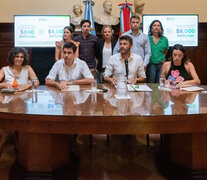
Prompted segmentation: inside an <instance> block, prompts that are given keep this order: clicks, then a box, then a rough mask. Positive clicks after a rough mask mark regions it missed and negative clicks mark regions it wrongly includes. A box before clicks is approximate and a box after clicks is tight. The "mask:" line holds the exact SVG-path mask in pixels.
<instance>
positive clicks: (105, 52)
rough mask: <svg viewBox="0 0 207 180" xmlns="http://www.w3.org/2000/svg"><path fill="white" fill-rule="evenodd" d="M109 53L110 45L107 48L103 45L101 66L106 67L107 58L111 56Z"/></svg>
mask: <svg viewBox="0 0 207 180" xmlns="http://www.w3.org/2000/svg"><path fill="white" fill-rule="evenodd" d="M111 54H112V49H111V47H110V48H108V47H106V46H104V48H103V62H102V68H106V65H107V64H108V61H109V58H110V57H111Z"/></svg>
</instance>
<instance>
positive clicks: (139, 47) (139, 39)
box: [113, 16, 151, 69]
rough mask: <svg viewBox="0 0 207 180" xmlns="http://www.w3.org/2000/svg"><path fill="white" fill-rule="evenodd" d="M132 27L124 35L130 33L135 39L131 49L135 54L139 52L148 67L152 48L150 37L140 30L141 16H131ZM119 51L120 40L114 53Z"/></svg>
mask: <svg viewBox="0 0 207 180" xmlns="http://www.w3.org/2000/svg"><path fill="white" fill-rule="evenodd" d="M130 27H131V29H130V30H129V31H127V32H126V33H124V34H123V35H128V36H130V37H131V38H132V39H133V47H132V49H131V51H132V52H133V53H135V54H138V55H140V56H141V57H142V59H143V65H144V67H145V69H146V67H147V65H148V63H149V59H150V56H151V49H150V43H149V38H148V37H147V35H145V34H144V33H143V32H142V31H140V30H139V28H140V17H139V16H132V17H131V18H130ZM118 52H119V41H118V42H117V44H116V46H115V48H114V52H113V54H117V53H118Z"/></svg>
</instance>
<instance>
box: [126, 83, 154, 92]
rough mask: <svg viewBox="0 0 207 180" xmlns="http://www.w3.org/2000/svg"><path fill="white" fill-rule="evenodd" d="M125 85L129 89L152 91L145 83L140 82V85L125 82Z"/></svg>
mask: <svg viewBox="0 0 207 180" xmlns="http://www.w3.org/2000/svg"><path fill="white" fill-rule="evenodd" d="M132 86H133V87H132ZM127 87H128V90H129V91H152V89H151V88H149V87H148V86H147V85H146V84H141V85H131V84H127Z"/></svg>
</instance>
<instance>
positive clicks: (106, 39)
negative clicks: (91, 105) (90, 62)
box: [97, 25, 116, 81]
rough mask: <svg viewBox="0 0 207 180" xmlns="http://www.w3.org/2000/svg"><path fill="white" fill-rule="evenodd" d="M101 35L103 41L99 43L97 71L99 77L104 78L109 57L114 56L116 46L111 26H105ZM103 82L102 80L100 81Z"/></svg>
mask: <svg viewBox="0 0 207 180" xmlns="http://www.w3.org/2000/svg"><path fill="white" fill-rule="evenodd" d="M101 33H102V35H103V39H101V40H100V41H98V65H97V69H98V72H99V77H101V76H103V73H104V71H105V68H106V64H107V63H108V60H109V57H110V56H111V55H112V54H113V50H114V46H115V45H116V42H115V40H114V39H113V29H112V27H111V26H110V25H105V26H103V28H102V30H101ZM100 81H102V79H100Z"/></svg>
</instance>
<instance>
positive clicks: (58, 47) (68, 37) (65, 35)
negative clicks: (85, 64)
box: [55, 26, 79, 61]
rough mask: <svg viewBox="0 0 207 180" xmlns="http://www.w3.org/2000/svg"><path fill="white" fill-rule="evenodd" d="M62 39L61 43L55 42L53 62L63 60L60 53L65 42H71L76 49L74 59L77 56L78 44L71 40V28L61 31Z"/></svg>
mask: <svg viewBox="0 0 207 180" xmlns="http://www.w3.org/2000/svg"><path fill="white" fill-rule="evenodd" d="M63 31H64V32H63V39H62V40H61V41H57V42H56V48H55V61H58V60H60V59H62V58H63V53H62V49H63V45H64V44H65V43H66V42H73V43H74V44H75V45H76V47H77V50H76V57H78V56H79V42H76V41H73V40H72V39H71V38H72V34H73V28H72V27H71V26H66V27H64V29H63Z"/></svg>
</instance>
